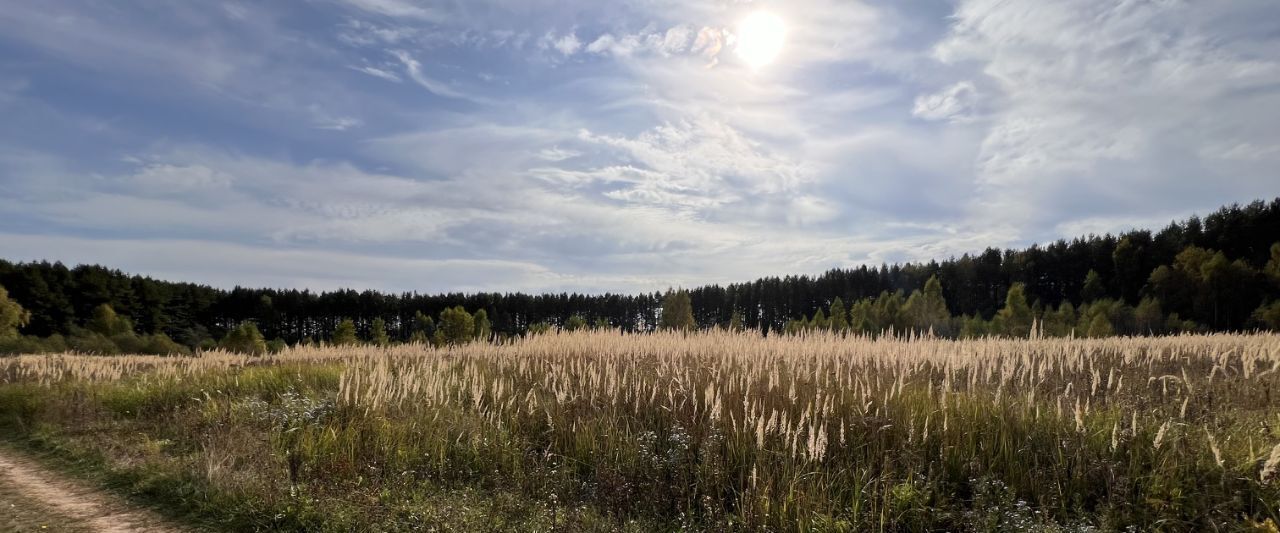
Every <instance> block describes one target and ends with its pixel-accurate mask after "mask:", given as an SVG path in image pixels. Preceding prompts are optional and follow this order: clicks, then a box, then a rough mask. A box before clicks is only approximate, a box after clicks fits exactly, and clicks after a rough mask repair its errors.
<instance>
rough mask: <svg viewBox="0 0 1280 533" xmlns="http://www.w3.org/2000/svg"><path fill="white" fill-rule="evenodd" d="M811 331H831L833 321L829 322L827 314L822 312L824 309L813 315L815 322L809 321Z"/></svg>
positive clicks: (819, 309)
mask: <svg viewBox="0 0 1280 533" xmlns="http://www.w3.org/2000/svg"><path fill="white" fill-rule="evenodd" d="M808 329H810V330H818V331H823V330H827V329H831V321H830V320H827V314H826V313H823V312H822V308H818V311H817V312H815V313H814V314H813V320H810V321H809V328H808Z"/></svg>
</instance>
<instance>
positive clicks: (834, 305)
mask: <svg viewBox="0 0 1280 533" xmlns="http://www.w3.org/2000/svg"><path fill="white" fill-rule="evenodd" d="M830 309H831V312H830V313H829V314H830V315H831V319H830V320H831V331H835V332H837V333H843V332H846V331H849V311H848V310H847V309H845V307H844V300H841V299H840V297H839V296H836V299H835V300H832V301H831V307H830Z"/></svg>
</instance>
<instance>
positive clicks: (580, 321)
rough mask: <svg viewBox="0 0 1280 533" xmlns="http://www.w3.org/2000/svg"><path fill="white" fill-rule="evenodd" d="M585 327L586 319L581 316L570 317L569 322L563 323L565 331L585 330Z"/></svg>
mask: <svg viewBox="0 0 1280 533" xmlns="http://www.w3.org/2000/svg"><path fill="white" fill-rule="evenodd" d="M586 327H587V319H585V318H582V315H572V316H570V317H569V320H566V321H564V330H565V331H578V330H581V329H586Z"/></svg>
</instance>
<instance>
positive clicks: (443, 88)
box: [391, 50, 480, 101]
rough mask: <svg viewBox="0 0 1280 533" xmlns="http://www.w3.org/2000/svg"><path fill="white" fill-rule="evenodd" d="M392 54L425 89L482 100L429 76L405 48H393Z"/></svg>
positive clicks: (454, 96)
mask: <svg viewBox="0 0 1280 533" xmlns="http://www.w3.org/2000/svg"><path fill="white" fill-rule="evenodd" d="M391 55H393V56H395V57H396V59H399V60H400V63H401V64H403V65H404V69H405V74H406V75H407V76H409V79H411V80H413V81H414V83H417V84H418V85H419V86H421V87H422V88H423V89H426V90H428V91H430V92H432V93H434V94H435V95H436V96H443V97H445V98H458V99H462V100H471V101H480V99H479V98H477V97H475V96H472V95H468V94H466V93H464V92H462V91H459V90H456V89H454V88H453V87H451V86H449V84H447V83H444V82H442V81H439V80H436V79H435V78H432V77H430V76H427V75H426V74H425V73H423V71H422V63H419V62H418V60H417V59H414V57H413V56H412V55H410V54H409V52H407V51H404V50H391Z"/></svg>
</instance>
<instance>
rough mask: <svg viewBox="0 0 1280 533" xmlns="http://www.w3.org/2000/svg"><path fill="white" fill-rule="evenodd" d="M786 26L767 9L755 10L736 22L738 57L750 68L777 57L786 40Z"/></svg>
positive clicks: (765, 63) (764, 63)
mask: <svg viewBox="0 0 1280 533" xmlns="http://www.w3.org/2000/svg"><path fill="white" fill-rule="evenodd" d="M786 37H787V27H786V25H785V24H783V23H782V19H780V18H778V16H777V15H774V14H773V13H769V12H768V11H756V12H755V13H752V14H750V15H748V16H747V18H745V19H742V22H740V23H739V24H738V34H737V38H738V44H737V49H736V51H737V53H738V57H740V58H742V60H743V61H745V62H746V63H747V65H749V66H751V68H760V67H763V66H765V65H768V64H769V63H772V62H773V60H774V59H776V58H777V57H778V53H780V52H782V44H783V42H784V41H786Z"/></svg>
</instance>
